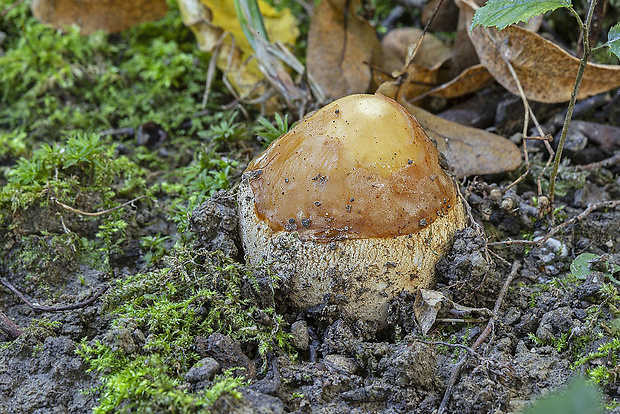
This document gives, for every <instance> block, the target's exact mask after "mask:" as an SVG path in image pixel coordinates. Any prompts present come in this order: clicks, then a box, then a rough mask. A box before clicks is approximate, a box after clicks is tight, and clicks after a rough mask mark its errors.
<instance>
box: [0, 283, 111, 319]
mask: <svg viewBox="0 0 620 414" xmlns="http://www.w3.org/2000/svg"><path fill="white" fill-rule="evenodd" d="M0 283H2V284H3V285H4V286H6V288H7V289H9V290H10V291H11V292H13V293H14V294H15V295H17V297H18V298H20V299H21V300H22V302H24V303H25V304H26V305H28V306H29V307H30V308H32V309H34V310H38V311H42V312H62V311H67V310H75V309H81V308H85V307H87V306H89V305H92V304H93V303H94V302H95V301H96V300H97V299H99V297H100V296H101V295H103V294H104V293H105V292H106V290H108V287H107V286H104V287H103V288H102V289H101V290H100V291H99V292H97V293H95V295H94V296H93V297H91V298H90V299H87V300H85V301H82V302H78V303H74V304H72V305H65V306H42V305H39V304H36V303H32V302H31V301H29V300H28V298H27V297H26V296H24V294H23V293H21V292H20V291H19V290H18V289H17V288H16V287H15V286H13V285H12V284H10V283H9V281H8V280H6V279H4V278H0Z"/></svg>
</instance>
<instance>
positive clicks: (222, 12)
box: [178, 0, 299, 96]
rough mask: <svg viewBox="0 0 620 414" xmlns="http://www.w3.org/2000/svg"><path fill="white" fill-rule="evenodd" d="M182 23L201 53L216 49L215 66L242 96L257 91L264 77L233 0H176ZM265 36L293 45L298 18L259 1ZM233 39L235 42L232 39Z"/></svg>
mask: <svg viewBox="0 0 620 414" xmlns="http://www.w3.org/2000/svg"><path fill="white" fill-rule="evenodd" d="M178 4H179V9H180V11H181V18H182V20H183V23H184V24H185V25H186V26H188V27H189V28H190V29H191V30H192V32H193V33H194V35H195V36H196V41H197V42H198V47H199V49H200V50H202V51H204V52H214V51H216V50H217V49H218V48H219V49H220V50H219V54H218V57H217V67H218V68H219V69H220V70H221V71H222V72H224V73H225V76H226V78H227V79H228V80H229V81H230V83H231V84H232V85H233V87H234V88H235V90H236V91H237V92H238V93H239V94H240V95H242V96H244V95H247V94H250V93H254V94H255V95H258V94H260V93H261V92H262V91H263V89H261V88H259V89H257V85H258V84H259V82H261V80H263V79H264V76H263V74H262V72H261V71H260V69H259V67H258V63H257V62H256V59H252V58H251V56H252V55H253V53H254V51H253V49H252V46H251V45H250V43H249V42H248V40H247V39H246V37H245V35H244V33H243V30H242V28H241V25H240V24H239V20H238V19H237V14H236V10H235V7H234V2H232V1H230V0H179V2H178ZM258 6H259V9H260V11H261V14H262V15H263V20H264V23H265V28H266V30H267V35H268V36H269V39H270V40H271V41H272V42H276V41H279V42H282V43H284V44H294V43H295V40H296V39H297V36H298V34H299V29H298V27H297V21H296V19H295V17H294V16H293V15H292V14H291V13H290V11H289V10H288V9H283V10H282V11H281V12H278V11H276V10H275V9H274V8H273V7H271V6H269V5H268V4H267V3H266V2H264V1H263V0H258ZM233 39H234V41H233Z"/></svg>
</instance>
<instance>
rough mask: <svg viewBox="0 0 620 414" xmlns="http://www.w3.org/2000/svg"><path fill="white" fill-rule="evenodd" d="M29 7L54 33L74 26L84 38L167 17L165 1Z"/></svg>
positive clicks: (77, 1)
mask: <svg viewBox="0 0 620 414" xmlns="http://www.w3.org/2000/svg"><path fill="white" fill-rule="evenodd" d="M30 7H31V9H32V14H33V15H34V17H36V18H37V20H39V21H40V22H41V23H46V24H50V25H52V26H53V27H54V28H56V29H64V28H66V27H68V26H71V25H74V24H75V25H78V26H79V27H80V33H81V34H83V35H88V34H90V33H92V32H95V31H97V30H103V31H104V32H107V33H115V32H120V31H121V30H125V29H128V28H130V27H133V26H136V25H138V24H140V23H144V22H149V21H152V20H157V19H161V18H162V17H164V16H165V15H166V13H168V5H167V4H166V1H165V0H135V1H126V0H32V3H31V5H30Z"/></svg>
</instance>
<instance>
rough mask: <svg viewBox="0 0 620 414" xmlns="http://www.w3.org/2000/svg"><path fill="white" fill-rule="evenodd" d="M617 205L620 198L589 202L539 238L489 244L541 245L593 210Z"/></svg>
mask: <svg viewBox="0 0 620 414" xmlns="http://www.w3.org/2000/svg"><path fill="white" fill-rule="evenodd" d="M616 206H620V200H611V201H601V202H600V203H594V204H588V207H587V208H586V209H585V210H584V211H582V212H581V213H579V214H578V215H576V216H574V217H573V218H571V219H569V220H566V221H565V222H564V223H562V224H559V225H557V226H555V227H553V228H552V229H551V230H549V232H548V233H547V234H546V235H545V236H543V237H541V238H540V239H538V240H504V241H501V242H491V243H489V246H496V245H504V246H512V245H513V244H526V245H539V244H542V243H544V242H546V241H547V240H549V239H550V238H551V237H553V236H554V235H555V234H556V233H557V232H558V231H560V230H562V229H564V228H565V227H568V226H570V225H571V224H573V223H575V222H577V221H581V220H583V219H584V218H586V217H587V216H588V214H590V213H591V212H593V211H595V210H598V209H599V208H614V207H616Z"/></svg>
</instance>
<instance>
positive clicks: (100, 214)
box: [50, 196, 155, 217]
mask: <svg viewBox="0 0 620 414" xmlns="http://www.w3.org/2000/svg"><path fill="white" fill-rule="evenodd" d="M143 198H148V199H149V200H151V201H153V202H154V201H155V200H153V199H152V198H151V197H149V196H140V197H138V198H134V199H133V200H129V201H128V202H126V203H123V204H121V205H120V206H116V207H112V208H109V209H107V210H103V211H98V212H96V213H88V212H86V211H82V210H78V209H77V208H73V207H71V206H68V205H66V204H64V203H61V202H60V201H58V199H57V198H56V197H50V200H51V201H52V202H54V203H56V204H58V205H59V206H60V207H62V208H64V209H65V210H67V211H71V212H72V213H77V214H81V215H83V216H90V217H97V216H103V215H104V214H108V213H111V212H112V211H114V210H118V209H119V208H123V207H125V206H128V205H130V204H133V203H135V202H136V201H138V200H142V199H143Z"/></svg>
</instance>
